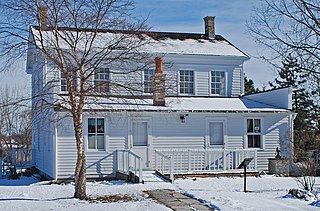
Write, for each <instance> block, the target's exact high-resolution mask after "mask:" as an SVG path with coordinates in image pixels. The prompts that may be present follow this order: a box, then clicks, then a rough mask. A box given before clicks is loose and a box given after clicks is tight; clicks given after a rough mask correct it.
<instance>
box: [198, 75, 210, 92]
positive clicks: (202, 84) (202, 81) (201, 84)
mask: <svg viewBox="0 0 320 211" xmlns="http://www.w3.org/2000/svg"><path fill="white" fill-rule="evenodd" d="M209 76H210V72H208V71H206V72H205V71H196V72H195V80H196V83H195V93H196V95H199V96H208V95H209V93H210V87H209Z"/></svg>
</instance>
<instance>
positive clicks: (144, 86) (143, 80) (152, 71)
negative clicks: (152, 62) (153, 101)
mask: <svg viewBox="0 0 320 211" xmlns="http://www.w3.org/2000/svg"><path fill="white" fill-rule="evenodd" d="M146 72H148V74H146ZM150 73H151V74H150ZM154 74H155V70H154V69H146V70H144V71H143V76H142V86H143V87H142V92H143V94H146V95H148V94H152V93H153V77H154ZM146 75H148V77H149V80H146ZM146 85H147V86H150V87H148V89H149V90H150V92H146Z"/></svg>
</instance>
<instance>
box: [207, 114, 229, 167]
mask: <svg viewBox="0 0 320 211" xmlns="http://www.w3.org/2000/svg"><path fill="white" fill-rule="evenodd" d="M224 147H225V121H224V120H222V119H221V120H219V119H211V118H210V119H208V121H207V134H206V148H207V149H209V151H207V152H206V169H208V170H223V168H224V161H223V159H222V158H223V151H222V149H224ZM214 149H216V150H214Z"/></svg>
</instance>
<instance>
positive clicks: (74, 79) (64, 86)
mask: <svg viewBox="0 0 320 211" xmlns="http://www.w3.org/2000/svg"><path fill="white" fill-rule="evenodd" d="M68 78H69V79H71V80H72V86H73V87H72V89H73V90H77V88H78V78H77V77H76V76H74V75H71V72H70V71H69V72H68ZM60 90H61V91H62V92H67V91H68V83H67V78H66V77H65V75H64V74H63V73H62V72H60Z"/></svg>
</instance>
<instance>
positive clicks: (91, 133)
mask: <svg viewBox="0 0 320 211" xmlns="http://www.w3.org/2000/svg"><path fill="white" fill-rule="evenodd" d="M89 119H95V123H96V125H95V127H97V120H98V119H103V130H104V131H103V133H98V132H97V130H96V131H95V132H94V133H93V132H89ZM96 129H97V128H96ZM106 129H107V127H106V119H105V118H104V117H98V116H97V117H87V118H85V124H84V136H85V137H84V140H85V146H86V147H85V149H86V151H88V152H106V151H107V139H108V137H107V130H106ZM98 134H103V145H104V147H103V149H98V139H97V135H98ZM89 135H95V148H89Z"/></svg>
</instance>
